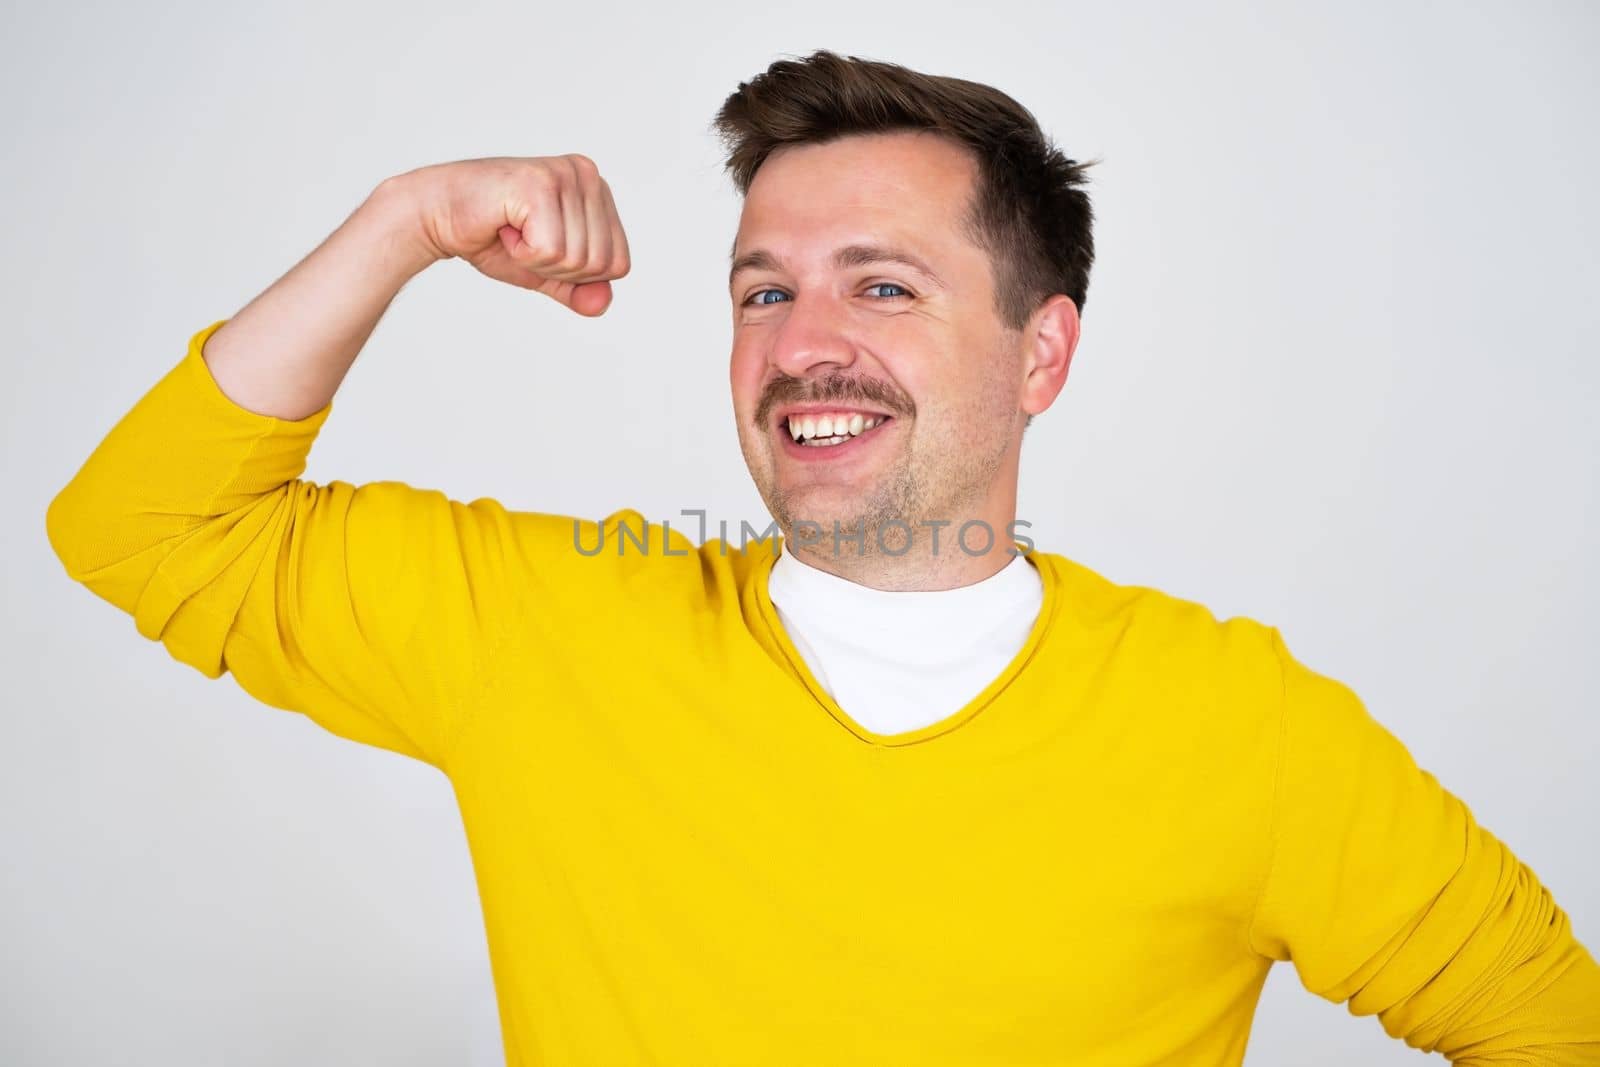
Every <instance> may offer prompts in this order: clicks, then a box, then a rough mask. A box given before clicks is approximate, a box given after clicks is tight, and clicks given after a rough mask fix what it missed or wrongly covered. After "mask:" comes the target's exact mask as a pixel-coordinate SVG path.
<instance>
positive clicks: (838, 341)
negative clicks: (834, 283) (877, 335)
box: [767, 294, 856, 378]
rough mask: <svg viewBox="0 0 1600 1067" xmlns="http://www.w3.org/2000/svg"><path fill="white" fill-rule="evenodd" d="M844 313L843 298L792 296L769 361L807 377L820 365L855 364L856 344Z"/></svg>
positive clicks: (768, 357)
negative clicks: (846, 323) (841, 301)
mask: <svg viewBox="0 0 1600 1067" xmlns="http://www.w3.org/2000/svg"><path fill="white" fill-rule="evenodd" d="M845 313H846V309H845V308H844V307H842V306H841V303H840V301H837V300H834V299H832V298H830V297H828V296H826V295H817V294H811V295H802V296H797V297H791V298H790V300H789V302H788V309H787V310H786V311H785V312H784V315H783V324H782V325H781V326H779V327H778V329H777V331H776V332H775V333H774V334H773V337H772V348H771V349H770V350H769V352H768V353H767V361H768V362H769V363H771V364H772V366H773V367H775V368H777V369H778V370H780V371H782V372H783V373H784V374H787V375H789V376H790V377H791V378H804V377H805V376H806V375H807V374H809V373H811V372H812V371H813V370H815V369H817V368H819V367H823V368H826V367H828V366H829V365H831V366H832V367H848V366H850V365H851V364H853V363H855V361H856V345H855V342H854V341H853V340H852V339H851V337H850V333H849V331H848V330H847V329H846V328H845Z"/></svg>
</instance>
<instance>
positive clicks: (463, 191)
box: [390, 153, 629, 316]
mask: <svg viewBox="0 0 1600 1067" xmlns="http://www.w3.org/2000/svg"><path fill="white" fill-rule="evenodd" d="M390 184H391V185H393V186H394V187H396V188H397V189H400V190H403V191H404V195H405V196H406V197H407V198H408V199H409V201H410V202H411V204H412V206H413V207H414V209H415V211H416V217H417V221H418V224H419V225H420V227H421V233H422V238H423V240H425V241H426V242H427V243H428V244H429V245H430V246H431V248H432V251H433V253H434V254H435V255H437V256H438V258H440V259H451V258H455V257H458V256H459V257H460V258H462V259H464V260H466V261H467V262H469V263H471V264H472V265H473V266H474V267H476V268H477V269H478V270H479V271H481V272H482V273H484V274H487V275H488V276H489V277H491V278H494V279H495V280H496V281H502V282H508V283H510V284H511V285H518V286H521V287H522V288H524V289H536V290H538V291H539V292H541V293H544V294H545V295H546V296H550V297H553V298H555V299H556V300H559V301H560V302H561V303H563V304H565V305H566V306H567V307H569V308H571V309H572V310H573V311H576V312H578V313H579V314H580V315H591V316H592V315H601V314H604V312H605V310H606V308H608V307H610V305H611V295H612V294H611V282H612V281H613V280H615V279H617V278H621V277H624V276H625V275H626V274H627V273H628V270H629V261H628V238H627V235H626V234H624V233H623V231H622V220H621V219H620V218H618V216H617V205H616V203H615V202H614V201H613V200H612V199H611V187H610V186H609V185H607V184H606V180H605V179H604V178H602V177H600V170H599V168H598V167H597V166H595V163H594V161H593V160H591V159H590V158H589V157H588V156H584V155H579V154H577V153H572V154H569V155H564V156H535V157H527V158H518V157H499V158H492V159H467V160H460V161H457V162H454V163H438V164H434V165H432V166H427V167H422V168H420V169H418V170H414V171H409V172H407V173H405V174H402V175H400V176H398V177H396V178H393V179H390Z"/></svg>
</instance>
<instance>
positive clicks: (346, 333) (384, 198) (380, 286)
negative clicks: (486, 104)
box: [202, 179, 441, 420]
mask: <svg viewBox="0 0 1600 1067" xmlns="http://www.w3.org/2000/svg"><path fill="white" fill-rule="evenodd" d="M439 258H441V257H440V256H439V254H438V253H437V251H436V250H435V249H434V248H433V247H432V246H431V245H430V244H429V242H428V241H427V239H426V238H425V237H424V235H423V231H422V228H421V226H420V225H419V224H418V220H417V217H416V210H415V205H414V203H413V202H412V201H411V200H410V199H409V198H408V196H407V193H406V191H405V188H404V183H403V181H402V180H401V179H390V180H389V181H386V182H384V183H383V184H381V185H380V186H379V187H378V188H377V189H376V190H374V191H373V193H372V195H371V196H369V197H368V198H367V199H366V200H365V201H364V202H363V203H362V204H361V206H360V207H358V208H356V210H355V211H353V212H352V213H351V214H350V216H349V218H347V219H346V220H345V221H344V222H343V223H342V224H341V225H340V226H339V228H338V229H337V230H335V231H334V232H333V233H332V234H330V235H329V236H328V238H327V239H326V240H324V241H323V242H322V244H320V245H318V246H317V248H316V249H315V250H313V251H312V252H311V253H310V254H309V255H307V256H306V257H305V258H304V259H302V260H301V261H300V262H299V263H298V264H296V265H295V266H294V267H293V268H291V269H290V270H289V272H288V273H287V274H285V275H284V276H283V277H281V278H279V279H278V280H277V281H276V282H274V283H273V284H272V285H271V286H270V287H269V288H267V289H266V291H264V292H263V293H261V295H259V296H257V297H256V298H255V299H254V300H252V301H251V302H250V303H249V304H248V305H246V306H245V307H244V308H243V309H241V310H240V311H239V312H238V313H237V314H236V315H234V316H233V317H232V318H230V319H229V320H228V322H227V323H226V324H225V325H224V326H223V327H222V328H221V329H219V330H218V331H217V332H216V333H215V334H213V335H212V336H211V337H210V338H209V339H208V340H207V342H206V346H205V350H204V352H203V353H202V354H203V356H204V357H205V361H206V365H207V366H208V367H209V368H210V370H211V374H212V377H213V378H215V379H216V382H217V385H218V386H219V387H220V388H221V389H222V391H223V392H224V393H226V394H227V396H228V397H229V398H230V399H231V400H233V401H234V403H236V404H238V405H240V406H241V407H244V408H248V409H249V410H251V411H254V412H257V413H259V414H263V415H273V416H276V417H278V418H281V419H289V420H297V419H303V418H305V417H306V416H308V415H311V414H313V413H315V412H317V411H319V410H321V409H322V408H323V407H325V406H326V405H327V403H328V402H329V401H330V400H332V399H333V395H334V393H335V392H337V391H338V388H339V385H340V383H341V382H343V381H344V376H345V374H346V373H347V372H348V371H349V369H350V365H351V364H352V363H354V362H355V358H356V356H357V355H358V354H359V353H360V352H361V349H362V347H363V346H364V345H365V344H366V343H367V339H368V338H370V337H371V336H372V331H373V329H374V328H376V327H377V325H378V320H379V319H381V318H382V317H383V313H384V312H385V311H386V310H387V309H388V307H389V304H390V303H391V302H392V301H393V300H394V298H395V296H396V295H397V294H398V293H399V292H400V290H401V288H403V287H404V286H405V284H406V283H407V282H408V281H410V280H411V279H412V278H413V277H415V276H416V275H417V274H418V273H420V272H421V271H422V270H423V269H424V268H426V267H427V266H428V265H429V264H430V263H433V262H434V261H435V260H437V259H439Z"/></svg>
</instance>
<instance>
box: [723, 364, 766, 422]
mask: <svg viewBox="0 0 1600 1067" xmlns="http://www.w3.org/2000/svg"><path fill="white" fill-rule="evenodd" d="M761 375H762V362H761V360H760V358H759V357H758V356H756V355H755V353H754V351H753V350H751V349H749V348H746V349H744V350H741V349H739V348H735V349H734V350H733V357H732V359H730V360H729V362H728V384H729V385H730V386H731V387H732V389H733V407H734V410H735V411H737V412H739V413H741V414H743V413H744V412H747V411H752V410H754V408H755V406H756V402H757V401H759V400H760V399H761Z"/></svg>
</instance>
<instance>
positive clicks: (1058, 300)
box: [1020, 293, 1080, 415]
mask: <svg viewBox="0 0 1600 1067" xmlns="http://www.w3.org/2000/svg"><path fill="white" fill-rule="evenodd" d="M1079 327H1080V324H1079V321H1078V305H1077V304H1075V303H1073V302H1072V298H1071V297H1070V296H1067V295H1066V294H1065V293H1057V294H1055V295H1054V296H1052V297H1051V298H1050V299H1049V300H1046V301H1045V302H1044V303H1043V304H1042V305H1040V307H1039V309H1038V310H1037V311H1035V312H1034V313H1033V318H1032V319H1030V320H1029V322H1028V328H1027V330H1026V331H1025V333H1024V338H1025V340H1024V343H1023V360H1024V362H1023V366H1022V371H1023V375H1022V395H1021V397H1020V404H1021V407H1022V410H1023V411H1025V412H1027V413H1028V414H1029V415H1037V414H1039V413H1040V412H1041V411H1043V410H1045V409H1046V408H1048V407H1049V406H1050V405H1051V404H1053V403H1055V399H1056V396H1057V394H1059V393H1060V392H1061V389H1062V387H1063V386H1064V385H1066V384H1067V369H1068V368H1069V367H1071V365H1072V353H1073V352H1074V351H1076V350H1077V348H1078V331H1079Z"/></svg>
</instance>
